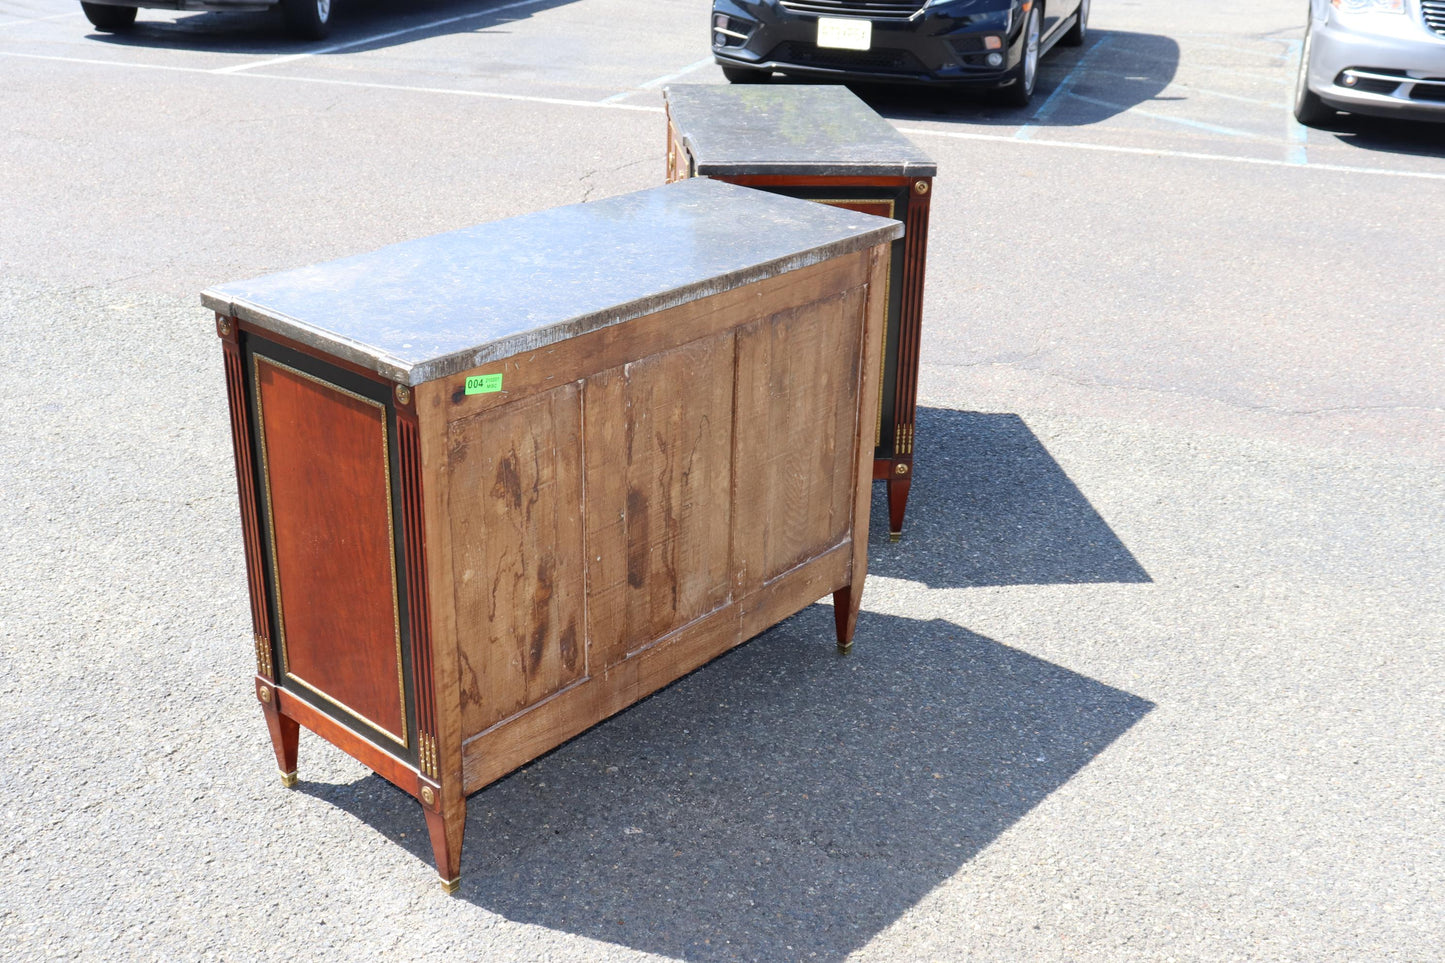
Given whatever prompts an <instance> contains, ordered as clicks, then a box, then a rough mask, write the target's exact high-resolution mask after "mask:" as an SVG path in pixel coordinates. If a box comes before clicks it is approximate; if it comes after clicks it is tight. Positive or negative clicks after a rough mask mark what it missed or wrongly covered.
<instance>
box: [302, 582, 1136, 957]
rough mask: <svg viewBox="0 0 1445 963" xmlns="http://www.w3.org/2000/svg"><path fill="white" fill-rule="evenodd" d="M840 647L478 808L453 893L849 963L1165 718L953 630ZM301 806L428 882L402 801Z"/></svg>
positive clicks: (485, 795) (537, 916) (423, 852)
mask: <svg viewBox="0 0 1445 963" xmlns="http://www.w3.org/2000/svg"><path fill="white" fill-rule="evenodd" d="M831 633H832V612H831V611H830V610H829V609H828V608H827V607H826V606H819V605H815V606H812V607H810V608H808V609H806V610H805V611H803V612H802V613H800V614H799V615H797V616H795V617H794V618H792V619H789V620H787V621H786V622H784V623H782V624H780V625H778V626H776V627H774V628H773V629H771V630H770V631H768V632H767V633H765V634H763V635H761V636H759V637H758V638H757V639H755V640H753V641H752V642H750V643H749V644H747V645H745V646H742V647H741V648H739V649H736V650H734V651H733V652H731V653H729V654H728V655H725V656H723V657H722V658H720V659H718V660H716V661H714V662H713V663H711V664H710V665H708V666H706V667H704V668H703V669H701V670H699V671H697V672H695V673H693V674H692V675H690V676H687V677H685V678H684V679H682V680H680V681H679V682H677V683H675V684H674V685H672V686H670V687H668V688H667V689H664V690H663V691H661V692H660V693H658V694H656V695H655V696H653V697H652V698H650V699H647V700H646V701H644V702H642V703H640V704H638V705H636V706H634V707H633V708H631V709H629V710H627V711H626V712H624V713H622V714H621V715H619V716H616V717H614V718H613V719H611V720H609V721H607V722H604V723H603V724H601V725H599V726H597V727H596V728H594V729H592V730H591V731H589V732H587V733H585V734H584V735H582V736H580V737H578V738H577V739H574V740H573V741H572V742H570V743H568V744H567V745H565V746H563V747H562V748H560V749H558V750H557V751H555V752H553V753H552V754H550V755H548V756H546V757H543V758H542V759H540V760H537V761H535V762H533V763H531V764H530V765H528V766H527V767H526V768H524V769H522V770H520V771H518V772H516V773H513V774H512V775H511V776H509V777H507V778H505V779H503V780H501V781H499V782H497V783H495V784H493V785H492V786H490V787H489V788H487V789H484V790H482V791H481V792H479V793H477V794H476V795H474V796H472V797H471V799H470V801H469V804H468V819H467V830H466V845H465V848H464V853H463V859H462V870H463V876H462V888H461V890H460V892H459V894H458V896H459V897H460V898H462V899H465V900H468V901H470V902H472V903H474V904H476V905H478V906H480V907H483V908H485V909H487V910H490V911H492V912H495V913H498V914H501V915H502V916H505V917H507V918H508V919H511V920H515V921H519V922H524V923H532V924H536V925H539V926H545V927H548V928H551V929H556V930H561V931H564V932H568V933H573V934H577V935H581V936H585V937H588V938H591V939H597V940H604V941H607V942H610V943H615V944H620V945H623V946H628V947H632V948H634V949H638V950H643V951H646V952H650V953H658V954H662V955H664V956H668V957H673V958H678V959H683V960H689V961H698V963H704V961H706V963H711V961H721V960H740V959H741V960H766V961H781V960H789V959H816V960H832V961H837V960H842V959H844V958H845V957H846V956H847V955H848V954H849V953H851V952H853V951H854V950H856V949H858V948H859V947H861V946H863V945H865V944H866V943H867V942H868V941H869V940H871V939H872V938H873V937H874V936H876V935H877V934H878V933H879V932H881V931H882V930H883V929H885V928H886V927H888V926H889V925H891V924H892V923H894V922H895V921H896V920H898V919H899V917H900V916H901V915H902V914H903V913H904V912H906V911H907V910H908V909H909V908H910V907H912V906H914V905H916V904H917V903H918V902H919V901H920V900H921V899H922V898H923V897H924V896H925V895H926V894H928V893H929V892H930V891H931V890H933V889H934V888H935V887H937V886H938V885H940V884H941V883H943V882H945V881H946V880H948V879H949V878H950V877H952V876H953V875H954V874H956V873H957V872H958V871H959V869H960V868H961V867H962V866H963V865H964V864H965V863H967V862H968V861H969V860H970V859H971V858H973V857H974V856H975V855H976V854H977V853H978V852H979V851H980V850H982V849H983V848H984V847H985V846H987V845H988V844H989V843H990V842H991V841H993V840H994V839H995V838H997V837H998V835H999V834H1000V833H1002V832H1003V831H1004V830H1005V829H1007V828H1008V827H1009V826H1011V825H1012V824H1014V823H1015V822H1016V821H1018V820H1019V819H1020V818H1021V817H1023V816H1024V815H1025V814H1026V813H1028V812H1029V811H1030V810H1031V809H1033V808H1034V807H1035V806H1036V805H1038V804H1039V802H1040V801H1041V800H1043V799H1044V798H1045V797H1047V796H1048V795H1049V794H1050V793H1051V792H1053V791H1054V790H1055V789H1057V788H1059V787H1060V786H1061V785H1063V784H1064V783H1065V782H1067V781H1068V780H1069V779H1070V778H1071V777H1072V776H1073V775H1074V774H1075V773H1077V772H1079V771H1080V770H1081V769H1083V768H1084V767H1085V766H1087V765H1088V764H1089V762H1090V761H1091V760H1092V759H1094V757H1096V756H1097V755H1099V754H1100V753H1101V752H1102V751H1103V750H1104V749H1105V747H1107V746H1108V745H1109V744H1110V743H1111V742H1113V741H1114V740H1115V739H1117V738H1118V737H1119V736H1120V735H1121V734H1122V733H1124V732H1125V731H1127V730H1128V729H1129V728H1130V727H1131V726H1133V725H1134V724H1135V723H1136V722H1138V721H1139V720H1140V719H1141V718H1142V717H1143V716H1144V715H1145V714H1146V713H1147V712H1149V710H1150V709H1151V708H1152V707H1153V706H1152V704H1151V703H1150V702H1148V701H1146V700H1144V699H1141V698H1139V697H1137V696H1134V695H1131V694H1129V693H1128V692H1123V691H1121V690H1119V689H1115V688H1112V687H1110V686H1108V685H1104V684H1102V683H1100V682H1097V681H1095V680H1093V679H1089V678H1086V677H1084V676H1082V675H1079V674H1077V673H1074V672H1071V671H1069V670H1067V669H1064V668H1061V667H1059V666H1057V665H1052V664H1050V663H1048V662H1044V661H1042V660H1040V659H1037V658H1034V657H1033V656H1030V655H1028V654H1026V653H1023V652H1020V651H1018V650H1016V649H1011V648H1009V647H1007V646H1005V645H1001V644H999V643H997V642H994V641H992V640H990V639H986V638H983V637H981V636H979V635H976V634H974V633H972V632H968V631H967V630H964V629H961V628H959V627H957V626H955V625H953V624H951V623H948V622H944V621H928V622H925V621H917V620H912V619H906V618H898V617H894V616H883V615H875V614H870V613H867V612H865V613H864V614H863V616H862V621H861V622H860V624H859V627H858V644H857V646H856V648H855V650H854V652H853V654H851V655H850V656H847V657H840V656H838V655H837V654H836V652H835V650H834V646H833V645H832V643H831V638H832V635H831ZM303 775H304V766H303ZM302 788H303V790H304V791H306V792H309V793H311V794H313V795H316V796H318V797H320V798H323V799H326V800H327V801H329V802H331V803H332V804H334V805H336V806H337V807H339V808H341V809H345V810H347V811H349V812H351V813H353V814H354V815H356V816H357V817H358V818H359V819H361V820H363V821H365V822H366V823H367V824H368V825H369V826H371V827H373V828H375V829H377V830H379V831H380V832H382V833H384V834H385V835H386V836H388V837H389V838H391V839H392V840H393V841H394V842H396V843H397V844H398V845H401V846H403V847H406V848H407V849H408V850H409V851H411V852H412V853H413V854H415V855H416V857H417V859H418V862H419V863H420V864H422V865H419V866H418V867H417V872H418V878H419V880H421V879H423V878H424V879H426V880H427V881H428V885H431V883H430V880H431V878H432V876H431V873H432V870H431V849H430V847H429V846H428V845H427V843H426V834H425V832H424V831H423V829H422V819H421V813H420V810H419V809H418V807H417V805H416V803H415V802H414V801H413V800H411V799H410V797H408V796H406V795H405V794H403V793H401V792H400V791H399V790H392V789H389V787H388V786H387V784H386V783H384V782H383V781H382V780H381V779H380V778H378V777H375V776H373V777H369V778H367V779H364V780H361V781H360V782H358V783H356V784H353V785H341V786H336V785H319V784H307V783H304V782H303V783H302ZM437 898H438V899H440V898H442V897H441V895H440V894H438V896H437Z"/></svg>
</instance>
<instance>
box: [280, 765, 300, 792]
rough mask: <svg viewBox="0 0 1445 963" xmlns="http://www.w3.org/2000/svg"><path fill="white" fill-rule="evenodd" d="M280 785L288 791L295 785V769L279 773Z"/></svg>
mask: <svg viewBox="0 0 1445 963" xmlns="http://www.w3.org/2000/svg"><path fill="white" fill-rule="evenodd" d="M281 785H283V786H285V787H286V788H287V789H290V788H291V787H292V786H294V785H296V770H295V769H293V770H291V771H290V772H283V773H281Z"/></svg>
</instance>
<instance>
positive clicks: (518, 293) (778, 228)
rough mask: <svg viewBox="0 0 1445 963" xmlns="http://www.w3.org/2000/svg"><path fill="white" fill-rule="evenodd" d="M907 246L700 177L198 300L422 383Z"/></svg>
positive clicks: (848, 217)
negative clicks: (794, 273) (851, 257)
mask: <svg viewBox="0 0 1445 963" xmlns="http://www.w3.org/2000/svg"><path fill="white" fill-rule="evenodd" d="M902 233H903V225H902V224H900V223H898V222H897V221H893V220H889V219H887V218H880V217H872V216H870V215H866V214H858V213H856V212H850V211H846V210H844V209H840V208H832V207H828V206H827V205H820V204H813V203H811V202H808V201H800V200H797V199H795V198H785V197H781V196H779V195H773V194H767V193H764V192H761V191H754V190H749V189H747V188H741V187H736V186H733V185H728V184H723V183H721V182H718V181H712V180H708V179H706V178H694V179H691V180H688V181H684V182H682V183H679V184H674V185H669V186H667V187H660V188H652V189H650V190H646V191H638V192H636V193H634V194H626V195H621V196H620V197H616V198H608V199H606V200H602V201H596V202H593V203H590V204H580V205H570V206H567V207H561V208H552V209H551V210H549V211H540V212H535V213H533V214H528V215H522V216H520V217H515V218H508V219H505V220H501V221H492V222H489V223H486V224H481V225H476V226H475V227H472V228H466V229H462V230H460V231H453V232H448V233H446V234H439V235H433V236H431V237H427V238H419V239H416V240H413V241H403V242H401V243H399V244H394V245H390V246H388V247H384V248H380V249H378V250H376V251H372V252H368V253H365V254H360V255H355V256H353V257H349V258H342V259H339V260H336V261H330V262H325V263H322V264H317V265H312V266H309V267H305V268H298V269H296V270H292V271H283V272H280V273H278V274H273V275H267V276H264V277H261V278H256V279H253V280H251V281H242V282H234V283H229V284H224V285H219V286H215V287H211V288H208V289H206V290H205V291H203V292H202V294H201V303H202V304H203V305H205V306H206V307H207V308H210V309H212V310H215V311H219V312H222V313H225V314H229V315H232V316H234V317H237V318H239V319H240V320H242V321H245V322H247V323H249V324H252V325H255V326H256V327H259V328H261V329H263V330H266V331H270V332H272V333H274V334H278V335H281V336H283V337H287V338H290V339H292V340H294V341H297V342H300V343H302V344H305V345H308V346H310V347H314V348H317V349H318V350H322V351H325V352H327V353H330V354H333V355H335V356H337V357H340V358H343V359H345V360H347V361H350V362H352V363H354V364H357V365H360V366H362V367H365V368H367V369H369V370H373V371H376V372H377V373H378V374H380V375H382V376H383V377H385V378H388V379H390V380H393V381H396V382H399V383H401V384H407V385H412V386H415V385H418V384H421V383H423V382H426V381H431V380H435V379H436V378H440V377H446V376H449V375H452V374H456V373H458V372H461V371H465V370H468V369H470V368H473V367H476V366H477V365H480V364H485V363H487V362H488V361H493V360H497V359H499V358H504V357H508V356H510V355H513V354H516V353H518V352H522V351H527V350H534V349H536V348H540V347H543V346H545V345H548V344H552V343H555V342H558V341H562V340H565V339H567V338H570V337H575V336H577V335H580V334H585V333H587V332H589V331H594V330H598V329H600V328H603V327H607V326H609V325H613V324H619V323H622V322H624V321H629V320H632V319H634V318H638V317H642V316H645V315H647V314H651V313H654V312H656V311H660V310H664V309H666V308H669V307H674V306H676V305H679V304H685V303H688V302H689V301H693V300H697V299H699V298H703V297H707V296H709V295H712V294H717V293H721V292H723V291H727V290H731V289H732V288H735V287H739V286H742V285H744V284H748V283H752V282H753V281H757V280H762V279H764V278H767V277H771V276H774V275H776V274H780V273H784V272H786V271H790V270H796V269H798V268H801V267H806V266H808V265H810V264H815V263H818V262H820V261H824V260H827V259H829V258H833V257H838V256H841V255H844V254H848V253H852V252H854V251H859V250H863V249H865V248H868V247H871V246H874V245H877V244H884V243H887V242H889V241H892V240H894V239H896V238H898V237H900V236H902Z"/></svg>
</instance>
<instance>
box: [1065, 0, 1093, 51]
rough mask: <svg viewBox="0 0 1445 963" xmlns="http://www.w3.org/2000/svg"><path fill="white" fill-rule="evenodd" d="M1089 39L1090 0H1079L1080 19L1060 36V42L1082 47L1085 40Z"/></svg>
mask: <svg viewBox="0 0 1445 963" xmlns="http://www.w3.org/2000/svg"><path fill="white" fill-rule="evenodd" d="M1087 39H1089V0H1079V19H1078V20H1075V21H1074V25H1073V26H1072V27H1070V28H1069V32H1068V33H1066V34H1064V35H1063V36H1062V37H1060V38H1059V43H1061V44H1063V45H1064V46H1065V47H1082V46H1083V45H1084V41H1085V40H1087Z"/></svg>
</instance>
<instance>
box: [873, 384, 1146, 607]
mask: <svg viewBox="0 0 1445 963" xmlns="http://www.w3.org/2000/svg"><path fill="white" fill-rule="evenodd" d="M916 438H917V454H916V456H915V457H916V461H915V463H914V475H913V488H912V491H911V493H910V495H909V498H908V514H907V516H906V517H905V519H904V522H903V538H902V539H901V540H900V541H898V542H889V541H888V540H887V536H886V534H884V529H885V528H886V526H883V525H879V524H877V522H876V520H877V519H879V518H883V519H886V518H887V517H888V512H887V504H886V501H885V500H884V495H885V493H884V490H883V486H882V485H875V486H874V491H873V516H874V519H875V524H874V525H873V526H872V529H873V530H872V533H871V538H870V539H869V545H868V574H870V575H883V576H887V577H890V578H903V579H909V580H911V581H915V582H922V583H924V584H926V585H929V586H931V587H934V588H960V587H967V586H983V585H1065V584H1075V583H1087V582H1150V581H1152V579H1150V577H1149V573H1148V572H1146V571H1144V568H1143V567H1142V566H1141V565H1140V564H1139V562H1138V561H1137V560H1136V559H1135V558H1134V556H1133V555H1132V554H1131V553H1130V552H1129V550H1128V549H1127V548H1126V547H1125V546H1124V543H1123V542H1121V541H1120V540H1119V537H1118V536H1117V535H1115V534H1114V531H1113V529H1111V528H1110V527H1109V524H1108V523H1107V522H1105V521H1104V519H1103V518H1101V517H1100V516H1099V513H1098V512H1097V511H1095V510H1094V507H1093V506H1092V505H1090V504H1089V500H1088V498H1086V497H1085V496H1084V494H1083V492H1081V491H1079V489H1078V487H1077V486H1076V485H1075V484H1074V483H1073V482H1072V481H1070V480H1069V476H1068V475H1066V474H1065V473H1064V470H1063V469H1062V468H1060V467H1059V464H1058V462H1056V461H1054V459H1053V457H1052V456H1051V455H1050V454H1049V453H1048V450H1047V449H1046V448H1044V446H1043V444H1042V443H1041V442H1040V441H1039V440H1038V438H1037V437H1036V436H1035V435H1034V433H1033V432H1032V431H1030V430H1029V427H1028V425H1026V424H1024V421H1023V419H1022V418H1020V417H1019V416H1018V415H1012V414H984V413H980V412H973V411H952V410H949V409H944V408H919V409H918V420H917V434H916Z"/></svg>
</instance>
